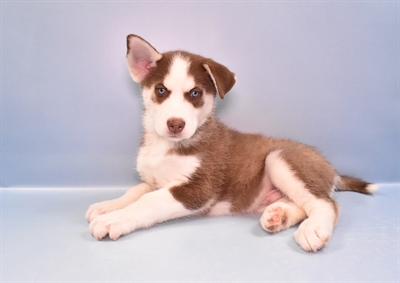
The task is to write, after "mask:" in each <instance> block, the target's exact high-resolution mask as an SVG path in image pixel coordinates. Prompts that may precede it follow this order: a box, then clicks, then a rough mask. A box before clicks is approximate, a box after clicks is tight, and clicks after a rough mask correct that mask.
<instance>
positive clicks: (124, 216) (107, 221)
mask: <svg viewBox="0 0 400 283" xmlns="http://www.w3.org/2000/svg"><path fill="white" fill-rule="evenodd" d="M195 212H196V211H195V210H189V209H187V208H185V207H184V206H183V204H182V203H181V202H179V201H177V200H176V199H175V198H174V197H173V196H172V194H171V192H170V191H169V190H168V189H160V190H157V191H153V192H150V193H147V194H145V195H143V196H142V197H141V198H140V199H138V200H137V201H136V202H134V203H132V204H130V205H128V206H126V207H125V208H123V209H119V210H116V211H113V212H110V213H108V214H104V215H100V216H98V217H96V218H95V219H94V220H93V221H92V222H91V223H90V232H91V233H92V235H93V236H94V237H95V238H96V239H98V240H101V239H102V238H104V237H105V236H106V235H109V237H110V239H112V240H116V239H118V238H119V237H120V236H122V235H126V234H129V233H131V232H133V231H135V230H137V229H141V228H147V227H150V226H152V225H154V224H156V223H160V222H164V221H167V220H170V219H174V218H180V217H183V216H189V215H192V214H194V213H195Z"/></svg>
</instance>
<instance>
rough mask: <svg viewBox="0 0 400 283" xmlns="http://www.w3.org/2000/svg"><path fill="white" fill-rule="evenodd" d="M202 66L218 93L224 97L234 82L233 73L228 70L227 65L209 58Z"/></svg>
mask: <svg viewBox="0 0 400 283" xmlns="http://www.w3.org/2000/svg"><path fill="white" fill-rule="evenodd" d="M203 67H204V68H205V69H206V70H207V72H208V74H209V75H210V77H211V79H212V81H213V82H214V86H215V88H216V89H217V93H218V95H219V96H220V97H221V99H224V96H225V94H226V93H227V92H228V91H230V90H231V88H232V87H233V86H234V84H235V83H236V77H235V74H234V73H232V72H231V71H229V70H228V68H227V67H225V66H224V65H221V64H219V63H217V62H215V61H213V60H211V59H210V60H209V61H208V62H207V63H206V64H203Z"/></svg>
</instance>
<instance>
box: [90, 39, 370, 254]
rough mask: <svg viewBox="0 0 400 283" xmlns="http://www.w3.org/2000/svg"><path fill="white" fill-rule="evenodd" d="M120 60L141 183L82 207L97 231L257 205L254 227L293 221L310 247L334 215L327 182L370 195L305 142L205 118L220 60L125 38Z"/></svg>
mask: <svg viewBox="0 0 400 283" xmlns="http://www.w3.org/2000/svg"><path fill="white" fill-rule="evenodd" d="M127 46H128V52H127V57H126V60H127V65H128V69H129V72H130V75H131V77H132V79H133V80H134V81H135V82H137V83H139V84H140V85H141V86H142V90H143V93H142V95H143V103H144V113H143V138H142V143H141V146H140V149H139V154H138V158H137V170H138V172H139V173H140V176H141V179H142V183H140V184H138V185H136V186H134V187H132V188H131V189H129V190H128V191H127V192H126V194H125V195H123V196H122V197H120V198H118V199H114V200H109V201H104V202H100V203H95V204H93V205H92V206H90V208H89V210H88V211H87V213H86V219H87V220H88V221H89V222H90V232H91V233H92V235H93V236H94V237H95V238H97V239H99V240H100V239H102V238H104V237H105V236H106V235H108V236H109V237H110V238H111V239H113V240H116V239H117V238H118V237H120V236H121V235H125V234H128V233H131V232H133V231H135V230H137V229H141V228H147V227H150V226H152V225H154V224H156V223H160V222H163V221H167V220H170V219H174V218H179V217H186V216H191V215H235V214H241V213H254V212H260V213H262V216H261V219H260V222H261V226H262V227H263V229H265V230H266V231H267V232H270V233H276V232H279V231H281V230H284V229H286V228H288V227H290V226H293V225H295V224H298V223H300V222H301V224H300V225H299V227H298V229H297V230H296V232H295V234H294V237H295V240H296V242H297V243H298V245H300V247H301V248H303V249H304V250H305V251H312V252H316V251H317V250H319V249H321V248H322V247H323V246H324V245H325V244H326V243H327V242H328V240H329V239H330V237H331V235H332V232H333V229H334V227H335V225H336V223H337V221H338V217H339V207H338V205H337V203H336V202H335V201H334V200H333V199H332V198H331V193H332V192H333V191H334V190H345V191H355V192H360V193H365V194H369V193H372V192H374V191H375V190H377V189H378V187H377V186H376V185H374V184H370V183H367V182H364V181H362V180H359V179H355V178H352V177H347V176H339V175H338V174H337V173H336V172H335V169H334V168H333V167H332V166H331V165H330V164H329V163H328V162H327V161H326V160H325V159H324V158H323V157H321V155H320V154H319V153H318V152H317V151H316V150H315V149H313V148H312V147H309V146H306V145H303V144H300V143H296V142H293V141H290V140H280V139H274V138H268V137H264V136H262V135H256V134H245V133H241V132H238V131H235V130H232V129H230V128H228V127H227V126H225V125H224V124H222V123H221V122H219V121H218V120H217V119H216V118H215V117H214V105H215V99H216V96H217V95H218V96H219V97H220V98H224V96H225V95H226V94H227V93H228V92H229V90H230V89H231V88H232V87H233V85H234V84H235V76H234V74H233V73H232V72H231V71H229V70H228V69H227V68H226V67H225V66H223V65H221V64H219V63H217V62H215V61H213V60H211V59H209V58H204V57H201V56H199V55H195V54H191V53H188V52H184V51H173V52H166V53H159V52H158V51H157V50H156V49H155V48H154V47H153V46H151V45H150V44H149V43H148V42H147V41H145V40H144V39H142V38H141V37H139V36H137V35H129V36H128V38H127Z"/></svg>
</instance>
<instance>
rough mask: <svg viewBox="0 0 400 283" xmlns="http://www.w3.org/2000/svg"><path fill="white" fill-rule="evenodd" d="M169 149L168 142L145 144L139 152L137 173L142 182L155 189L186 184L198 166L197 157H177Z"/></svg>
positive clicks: (159, 141)
mask: <svg viewBox="0 0 400 283" xmlns="http://www.w3.org/2000/svg"><path fill="white" fill-rule="evenodd" d="M171 149H172V147H171V143H170V142H169V141H166V140H164V139H158V140H152V141H151V142H147V143H145V144H144V145H142V147H141V148H140V150H139V155H138V158H137V171H138V172H139V174H140V176H141V178H142V180H143V181H144V182H146V183H148V184H150V185H152V186H154V187H155V189H159V188H169V187H172V186H177V185H179V184H182V183H185V182H187V181H188V179H189V178H190V176H191V175H192V174H193V173H194V172H195V171H196V169H197V168H198V167H199V166H200V163H201V162H200V159H199V158H198V157H196V156H194V155H189V156H182V155H177V154H175V153H172V151H171Z"/></svg>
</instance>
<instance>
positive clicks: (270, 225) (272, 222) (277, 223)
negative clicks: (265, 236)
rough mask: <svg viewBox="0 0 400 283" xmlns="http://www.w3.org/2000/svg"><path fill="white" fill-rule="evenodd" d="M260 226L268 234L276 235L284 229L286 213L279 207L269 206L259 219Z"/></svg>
mask: <svg viewBox="0 0 400 283" xmlns="http://www.w3.org/2000/svg"><path fill="white" fill-rule="evenodd" d="M260 223H261V226H262V227H263V229H264V230H265V231H267V232H269V233H276V232H279V231H281V230H283V229H285V228H286V224H287V213H286V211H285V210H284V209H282V207H280V206H279V205H274V204H272V205H270V206H268V207H267V208H266V210H265V211H264V213H263V215H262V216H261V219H260Z"/></svg>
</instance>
